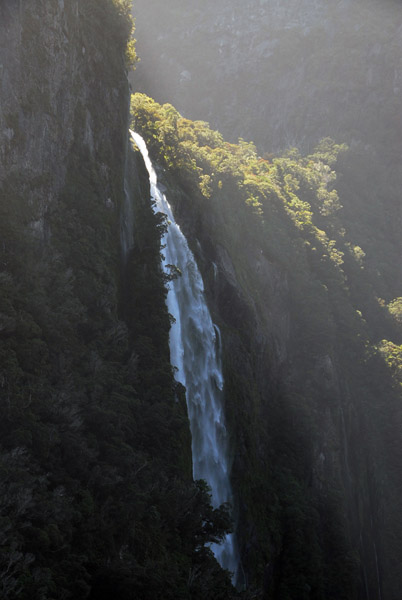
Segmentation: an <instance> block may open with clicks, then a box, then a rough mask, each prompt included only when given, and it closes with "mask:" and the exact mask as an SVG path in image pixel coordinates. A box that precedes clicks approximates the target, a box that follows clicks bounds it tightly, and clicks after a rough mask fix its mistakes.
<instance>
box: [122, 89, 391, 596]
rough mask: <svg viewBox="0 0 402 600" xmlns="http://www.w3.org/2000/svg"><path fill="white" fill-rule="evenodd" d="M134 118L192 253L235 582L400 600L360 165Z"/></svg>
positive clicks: (385, 281) (293, 592)
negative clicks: (224, 429) (222, 390)
mask: <svg viewBox="0 0 402 600" xmlns="http://www.w3.org/2000/svg"><path fill="white" fill-rule="evenodd" d="M131 107H132V109H131V110H132V122H133V127H134V129H136V130H137V131H139V133H141V135H143V136H144V138H145V139H146V141H147V144H148V147H149V149H150V152H151V155H152V156H153V158H154V160H155V161H156V162H157V163H159V165H160V167H162V169H163V170H162V176H163V179H164V183H165V184H166V185H167V186H168V193H169V199H170V201H171V202H172V203H173V205H174V207H175V210H176V213H177V216H178V218H179V221H180V218H181V221H182V226H183V229H184V231H185V233H186V234H187V237H188V239H189V240H190V244H191V243H192V240H195V239H197V240H199V242H200V244H201V248H202V250H200V249H199V247H198V246H197V244H195V243H193V251H194V253H195V254H196V256H197V259H198V262H199V265H200V267H201V269H202V270H203V274H204V279H205V281H206V288H207V294H208V297H209V302H210V305H211V309H212V310H213V312H214V318H215V319H216V320H217V322H218V324H219V326H220V328H221V331H222V336H223V347H224V366H225V381H226V413H227V420H228V423H229V429H230V431H231V434H232V447H233V459H234V462H233V485H234V488H235V491H236V493H237V507H236V508H237V511H238V533H239V538H240V543H241V548H242V556H243V566H244V569H245V571H246V574H247V577H248V581H249V583H250V584H251V585H255V586H257V587H261V588H263V589H264V597H266V598H268V599H270V600H271V599H280V600H291V599H294V598H298V599H299V598H305V599H306V600H307V599H314V600H316V599H317V600H319V599H320V600H324V599H325V600H329V599H332V600H339V599H340V598H345V600H346V599H347V600H354V599H358V598H360V596H361V594H363V595H364V593H365V591H364V590H365V588H366V586H367V588H368V589H370V590H373V594H374V595H375V594H376V593H377V591H378V586H379V585H380V586H381V587H382V593H383V595H384V597H387V598H388V597H389V598H397V597H398V591H397V590H398V586H399V583H398V582H400V581H401V577H402V574H401V570H400V567H399V566H398V565H397V559H395V557H396V556H398V557H401V556H402V547H401V543H400V540H401V537H402V513H401V510H400V505H399V502H398V500H397V499H398V497H399V491H400V485H399V482H400V473H401V468H402V463H401V460H400V457H401V455H402V453H401V449H402V427H401V422H402V403H401V389H400V385H399V383H398V377H399V373H400V364H399V363H400V347H399V346H398V343H400V342H399V341H398V340H399V339H400V330H399V327H400V324H399V322H398V320H399V312H400V310H399V308H400V307H399V304H400V302H399V296H400V290H399V289H398V287H397V282H395V283H394V285H393V287H392V286H391V280H390V278H389V276H388V271H387V270H385V271H384V270H383V268H382V264H383V260H384V258H383V255H382V253H381V254H380V255H379V256H378V259H376V256H375V255H374V254H373V242H372V240H373V239H375V237H376V225H377V223H378V222H379V219H380V218H381V210H382V205H381V204H380V205H379V206H378V215H377V214H375V213H374V214H371V215H362V219H361V222H362V223H364V228H365V233H364V231H363V227H361V226H355V225H354V223H355V222H359V223H360V221H359V215H358V214H357V209H358V207H359V206H360V203H361V201H360V203H357V205H356V207H355V208H353V204H352V203H351V201H350V198H349V193H350V188H349V186H350V183H351V179H350V178H348V177H347V176H346V174H347V169H348V168H350V163H351V164H353V162H354V161H355V160H356V153H355V152H351V151H349V150H348V149H347V148H346V146H344V145H339V144H335V143H334V142H333V141H331V140H329V139H325V140H323V141H322V142H321V143H320V144H319V145H318V146H317V148H316V149H315V150H314V151H313V152H312V153H311V154H309V155H308V156H302V155H300V154H299V152H298V151H297V150H291V151H289V152H288V153H287V154H286V155H285V156H282V157H270V159H269V160H268V159H264V158H261V157H259V156H258V155H257V153H256V150H255V147H254V145H253V144H252V143H248V142H245V141H244V140H239V143H238V144H230V143H227V142H225V140H224V139H223V138H222V136H221V135H220V134H219V133H217V132H215V131H212V130H211V129H210V128H209V126H208V124H207V123H204V122H201V121H196V122H192V121H189V120H188V119H185V118H182V117H181V116H180V114H179V113H178V112H177V111H176V110H175V109H174V108H173V107H172V106H171V105H163V106H161V105H159V104H157V103H156V102H154V101H153V100H152V99H150V98H148V97H146V96H144V95H142V94H135V95H134V96H133V97H132V103H131ZM348 162H349V164H348ZM339 169H340V172H341V176H340V178H339V184H340V185H338V179H337V171H338V170H339ZM362 192H363V194H364V193H365V187H364V186H363V183H362ZM353 193H354V195H355V196H357V195H358V190H356V189H354V190H353ZM345 203H346V204H347V208H346V209H345V208H344V207H343V205H344V204H345ZM353 211H355V212H354V214H353V217H354V218H351V219H350V221H349V216H350V215H351V214H352V213H353ZM369 216H370V218H369ZM349 224H350V226H349ZM355 235H356V238H355V237H354V236H355ZM393 252H394V254H395V253H396V252H397V249H396V248H394V249H393ZM392 256H394V255H392ZM212 262H214V263H215V264H216V265H217V266H218V271H217V272H218V275H217V277H216V276H214V275H213V273H212V269H211V263H212ZM384 297H385V298H386V300H382V299H381V298H384ZM394 298H396V300H393V299H394ZM387 302H388V305H387ZM384 339H388V340H393V341H392V342H382V340H384ZM384 357H385V359H386V360H385V361H384ZM386 363H388V366H389V367H390V368H388V367H387V364H386ZM396 531H397V532H398V533H397V534H396V533H395V532H396ZM377 564H378V569H379V570H378V571H377V566H376V565H377ZM379 578H380V579H379Z"/></svg>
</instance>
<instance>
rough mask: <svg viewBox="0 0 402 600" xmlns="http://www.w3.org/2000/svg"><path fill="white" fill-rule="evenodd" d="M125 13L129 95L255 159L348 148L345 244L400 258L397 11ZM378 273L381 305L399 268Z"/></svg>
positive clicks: (163, 9) (157, 8)
mask: <svg viewBox="0 0 402 600" xmlns="http://www.w3.org/2000/svg"><path fill="white" fill-rule="evenodd" d="M134 12H135V16H136V19H137V33H136V36H137V39H138V48H139V52H140V54H141V63H140V64H139V66H138V70H137V72H136V74H135V75H134V77H133V82H134V87H135V90H136V91H144V92H145V93H148V94H149V95H151V96H152V97H153V98H155V99H156V100H158V101H160V102H169V103H172V104H173V105H174V106H175V107H176V108H177V109H178V110H179V111H180V112H181V113H182V114H183V115H184V116H186V117H188V118H191V119H203V120H206V121H208V122H210V123H211V125H212V126H213V127H214V128H217V129H219V130H220V131H221V132H222V133H223V134H224V135H225V137H226V138H227V139H229V140H231V141H236V140H237V138H238V136H241V137H243V138H244V139H246V140H252V141H253V142H254V143H256V145H257V148H258V150H259V152H260V154H261V155H263V154H264V152H265V153H268V154H269V153H272V152H279V151H281V150H283V149H284V148H288V147H290V146H296V147H298V148H300V149H302V150H303V151H311V150H312V149H313V148H314V147H315V145H316V144H317V143H318V141H319V140H320V139H321V138H323V137H327V136H331V137H332V138H333V139H335V140H336V141H337V142H338V143H344V142H345V143H347V144H348V145H349V146H350V149H351V154H350V155H349V157H348V159H347V160H346V161H345V163H344V167H343V168H342V170H341V174H342V176H344V181H343V182H342V183H341V185H342V186H343V187H344V189H345V193H344V194H343V198H342V204H343V206H344V210H345V212H347V213H348V218H349V221H350V222H351V226H352V227H353V230H354V237H355V240H356V243H357V244H359V245H360V246H361V247H362V248H363V250H364V252H366V254H367V257H368V260H369V261H372V260H374V261H375V260H376V257H378V256H379V255H383V262H386V261H387V258H386V257H387V256H389V254H390V253H392V249H391V248H389V246H391V245H392V246H394V247H397V248H398V252H399V253H400V252H401V251H402V248H401V236H400V227H401V223H402V220H401V219H402V214H401V208H400V202H399V190H400V188H401V185H402V171H401V167H400V164H399V158H398V157H399V156H400V155H401V151H402V148H401V139H402V131H401V121H400V118H399V114H400V112H401V97H402V96H401V82H402V64H401V59H400V57H401V39H402V38H401V30H400V4H399V3H398V2H395V1H394V0H386V1H384V2H377V1H372V0H369V1H365V0H335V1H331V2H327V1H326V0H302V1H298V0H292V1H288V2H286V3H284V2H278V1H276V0H266V1H265V0H264V1H262V0H249V1H248V2H241V1H240V0H239V1H234V2H227V1H226V0H218V1H217V2H212V1H211V2H209V1H208V2H204V3H203V5H202V6H197V5H196V4H195V3H193V2H183V1H180V0H175V1H172V2H169V4H167V3H164V2H160V1H159V0H156V1H154V2H147V1H146V0H139V1H138V2H137V3H136V5H135V7H134ZM358 188H359V189H360V192H359V193H356V189H358ZM378 205H382V210H381V211H378V212H377V216H376V218H377V222H378V226H377V228H376V229H375V230H372V231H371V234H370V241H369V242H367V239H368V236H367V230H368V229H369V228H370V225H369V224H368V223H367V221H368V218H369V214H370V213H372V212H374V211H375V210H376V208H375V207H376V206H378ZM371 207H374V208H373V209H372V208H371ZM387 246H388V247H387ZM372 257H373V258H372ZM388 270H389V275H390V277H389V282H390V284H391V290H388V291H387V293H385V292H384V293H383V296H381V297H385V296H386V295H387V294H390V295H391V297H392V296H394V297H395V296H397V295H400V294H399V290H400V289H401V285H402V279H401V275H400V270H399V269H398V268H397V266H396V264H395V263H394V262H393V264H392V265H389V267H388ZM394 283H396V285H394Z"/></svg>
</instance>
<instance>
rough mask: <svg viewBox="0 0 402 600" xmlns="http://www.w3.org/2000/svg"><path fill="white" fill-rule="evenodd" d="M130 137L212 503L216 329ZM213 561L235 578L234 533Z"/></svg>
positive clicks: (195, 273) (217, 466) (222, 480)
mask: <svg viewBox="0 0 402 600" xmlns="http://www.w3.org/2000/svg"><path fill="white" fill-rule="evenodd" d="M131 136H132V138H133V140H134V141H135V143H136V145H137V146H138V148H139V150H140V151H141V154H142V156H143V158H144V161H145V165H146V167H147V170H148V173H149V180H150V185H151V198H152V200H154V201H155V203H156V207H155V210H156V211H158V212H162V213H165V214H166V215H167V218H168V223H169V227H168V231H167V233H166V234H165V236H164V237H163V239H162V244H163V245H164V246H165V247H164V250H163V254H164V259H163V267H164V268H167V267H168V265H175V266H176V267H178V268H179V269H180V271H181V276H180V277H178V278H177V279H175V280H173V281H172V282H170V285H169V288H170V289H169V292H168V296H167V306H168V310H169V313H170V314H171V315H173V317H174V319H175V322H174V323H173V325H172V327H171V330H170V339H169V345H170V360H171V363H172V365H174V366H175V367H177V372H176V375H175V377H176V379H177V380H178V381H180V383H182V384H183V385H184V386H185V387H186V398H187V411H188V416H189V420H190V429H191V437H192V457H193V477H194V479H205V480H206V481H207V483H208V485H209V486H210V488H211V493H212V505H213V506H214V507H217V506H219V505H220V504H222V503H223V502H231V501H232V491H231V486H230V481H229V464H228V448H227V433H226V428H225V419H224V414H223V406H222V401H223V383H224V382H223V376H222V366H221V348H220V332H219V329H218V327H217V326H216V325H214V324H213V322H212V319H211V315H210V313H209V310H208V307H207V305H206V302H205V296H204V284H203V281H202V278H201V274H200V272H199V270H198V267H197V264H196V262H195V259H194V256H193V254H192V252H191V250H190V249H189V247H188V244H187V241H186V238H185V237H184V235H183V233H182V232H181V230H180V227H179V226H178V225H177V223H176V222H175V219H174V216H173V213H172V210H171V207H170V205H169V203H168V201H167V199H166V196H165V195H164V194H163V192H162V190H161V189H160V187H159V186H158V181H157V176H156V172H155V169H154V168H153V165H152V162H151V160H150V158H149V155H148V151H147V147H146V144H145V142H144V140H143V139H142V137H141V136H140V135H138V134H137V133H134V132H133V131H131ZM211 548H212V551H213V553H214V554H215V557H216V559H217V560H218V562H219V563H220V564H221V566H222V567H223V568H225V569H228V570H229V571H231V572H232V573H233V578H235V577H236V571H237V568H238V562H239V561H238V557H237V549H236V544H235V539H234V535H233V534H229V535H227V536H226V537H225V539H224V540H223V542H222V543H221V544H212V546H211Z"/></svg>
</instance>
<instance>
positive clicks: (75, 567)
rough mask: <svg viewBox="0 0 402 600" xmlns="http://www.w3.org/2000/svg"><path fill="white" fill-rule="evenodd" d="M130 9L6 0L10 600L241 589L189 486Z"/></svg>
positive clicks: (1, 109)
mask: <svg viewBox="0 0 402 600" xmlns="http://www.w3.org/2000/svg"><path fill="white" fill-rule="evenodd" d="M128 9H129V5H128V3H126V2H119V1H118V0H87V1H86V2H81V1H79V0H77V1H76V0H64V1H63V0H60V1H58V2H48V1H47V0H46V1H45V0H43V1H40V0H38V1H37V2H16V1H13V0H10V1H8V0H7V1H5V2H2V3H1V6H0V65H1V67H0V70H1V82H0V88H1V98H2V101H1V106H0V141H1V144H0V240H1V243H0V412H1V415H2V419H1V423H0V546H1V551H0V597H1V598H2V600H3V599H4V600H17V598H18V600H39V599H44V598H49V599H50V598H65V599H67V598H74V600H88V599H91V600H101V599H102V598H105V599H106V598H111V597H113V598H116V599H119V600H129V599H131V598H134V597H136V598H137V597H138V598H141V599H143V600H146V599H148V600H156V599H157V598H164V599H168V598H171V599H172V600H176V598H178V597H180V598H192V599H197V598H199V599H201V598H205V597H210V596H211V594H212V592H214V593H215V592H216V593H217V594H218V595H219V594H220V597H224V598H231V597H232V594H234V590H233V588H232V586H231V583H230V579H229V577H228V575H227V574H226V573H225V572H223V571H222V569H221V568H220V567H219V565H218V564H217V563H216V561H215V559H214V558H213V555H212V553H211V552H210V550H209V543H210V542H212V541H216V540H217V539H220V537H221V536H223V535H224V533H225V532H226V530H227V529H228V528H229V526H230V523H229V519H228V515H227V513H226V512H225V511H224V510H222V511H221V510H214V509H212V507H211V505H210V503H209V496H208V491H207V489H206V487H205V486H203V485H202V484H198V485H197V484H195V483H194V482H193V481H192V478H191V444H190V433H189V427H188V420H187V414H186V407H185V399H184V393H183V389H182V388H181V387H180V386H178V385H177V384H176V382H175V381H174V377H173V371H172V367H171V365H170V359H169V345H168V338H169V327H170V321H169V315H168V313H167V309H166V305H165V296H166V289H165V280H164V276H163V274H162V272H161V267H160V261H161V256H160V252H161V248H160V239H161V235H162V233H163V231H164V227H165V224H164V222H163V219H160V218H159V217H158V216H155V215H154V214H153V211H152V207H151V203H150V201H149V181H148V176H147V173H146V170H145V166H144V164H143V162H142V160H141V159H139V158H138V156H136V155H134V153H133V152H132V151H131V146H130V145H129V144H128V99H129V98H128V82H127V72H126V62H127V54H126V52H125V51H126V44H127V41H128V39H127V38H128V36H129V34H130V31H131V21H130V19H129V15H128V14H127V11H128ZM130 203H131V205H132V209H133V210H132V216H133V219H130V218H129V214H128V212H129V211H128V205H129V204H130ZM130 221H131V223H132V228H133V231H128V229H129V224H130ZM123 249H124V251H123Z"/></svg>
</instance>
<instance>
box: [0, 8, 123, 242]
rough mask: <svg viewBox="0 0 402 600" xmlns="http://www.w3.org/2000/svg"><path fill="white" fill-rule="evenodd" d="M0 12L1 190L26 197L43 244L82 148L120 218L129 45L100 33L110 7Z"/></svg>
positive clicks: (106, 32) (110, 32) (105, 199)
mask: <svg viewBox="0 0 402 600" xmlns="http://www.w3.org/2000/svg"><path fill="white" fill-rule="evenodd" d="M0 11H1V13H0V16H1V19H0V27H1V41H0V61H1V63H0V64H1V84H0V85H1V98H2V101H1V108H0V124H1V125H0V147H1V163H0V169H1V170H0V182H1V184H2V185H3V187H4V188H6V187H7V186H10V188H11V189H12V190H13V191H14V192H15V193H16V194H18V192H19V189H20V190H24V192H25V191H26V201H27V202H29V203H30V205H31V206H32V212H33V215H32V226H33V228H34V229H35V230H36V231H37V232H38V235H39V236H42V237H43V236H44V235H45V214H46V211H47V210H48V209H49V207H50V206H51V205H52V203H54V202H55V201H56V200H57V198H58V195H59V194H60V190H61V189H62V188H63V185H64V184H65V182H66V176H67V169H68V165H69V161H70V156H71V154H72V153H75V152H76V149H77V148H82V149H83V150H85V151H86V152H87V154H88V157H89V158H90V159H91V161H93V163H94V164H96V165H98V174H97V175H98V181H99V189H100V190H101V192H100V193H101V194H102V195H103V202H104V203H105V204H106V203H107V202H108V201H109V203H112V204H113V203H114V207H113V208H112V209H111V210H112V211H116V206H115V203H116V199H115V198H111V196H112V195H113V192H114V193H115V194H116V190H113V191H112V190H111V189H110V183H109V182H110V180H111V173H114V177H116V178H121V177H122V164H123V162H124V161H123V152H124V148H125V143H124V141H125V137H126V131H125V122H126V115H127V94H128V86H127V81H126V76H125V68H124V44H123V43H122V42H120V48H119V45H118V44H116V43H115V32H114V30H113V27H112V26H111V27H110V28H109V30H105V29H104V28H103V26H102V23H103V21H104V20H105V19H107V15H108V11H107V3H105V2H100V3H99V5H98V6H96V5H93V4H92V3H89V4H88V5H82V4H81V3H80V2H78V1H77V2H75V1H73V0H70V1H68V2H67V1H66V2H64V1H63V0H60V1H58V2H51V3H49V2H40V1H39V2H35V3H18V2H14V1H12V0H10V1H9V0H7V1H6V2H2V5H1V7H0ZM16 180H17V181H16ZM15 182H16V183H15ZM18 188H19V189H18Z"/></svg>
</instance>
